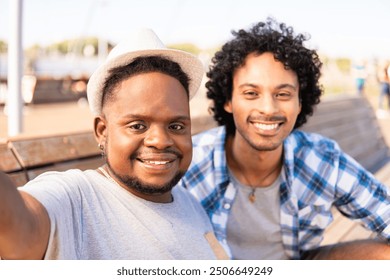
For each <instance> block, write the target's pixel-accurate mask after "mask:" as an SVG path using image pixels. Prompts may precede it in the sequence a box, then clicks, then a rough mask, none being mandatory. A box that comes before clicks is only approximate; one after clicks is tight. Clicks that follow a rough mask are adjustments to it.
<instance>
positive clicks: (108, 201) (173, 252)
mask: <svg viewBox="0 0 390 280" xmlns="http://www.w3.org/2000/svg"><path fill="white" fill-rule="evenodd" d="M20 190H21V191H25V192H28V193H30V194H31V195H32V196H34V197H35V198H36V199H38V200H39V201H40V202H41V203H42V204H43V205H44V207H45V208H46V209H47V211H48V213H49V217H50V222H51V232H50V238H49V244H48V248H47V251H46V255H45V259H127V260H130V259H138V260H146V259H154V260H158V259H215V255H214V253H213V251H212V249H211V247H210V245H209V243H208V241H207V240H206V238H205V234H206V233H208V232H212V226H211V224H210V222H209V219H208V217H207V215H206V214H205V212H204V210H203V208H202V207H201V205H200V204H199V203H198V202H197V201H195V199H194V198H192V196H191V195H189V193H187V191H186V190H185V189H183V188H178V187H175V188H173V190H172V195H173V198H174V200H173V202H172V203H154V202H150V201H147V200H144V199H141V198H139V197H136V196H134V195H132V194H131V193H130V192H128V191H127V190H125V189H123V188H121V187H119V186H118V185H116V184H115V183H113V182H111V181H110V180H108V179H107V178H106V177H104V176H102V175H101V174H99V173H98V172H96V171H95V170H87V171H81V170H76V169H73V170H69V171H66V172H47V173H45V174H43V175H40V176H39V177H37V178H36V179H34V180H32V181H30V182H29V183H28V184H27V185H25V186H24V187H21V188H20Z"/></svg>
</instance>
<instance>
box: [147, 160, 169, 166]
mask: <svg viewBox="0 0 390 280" xmlns="http://www.w3.org/2000/svg"><path fill="white" fill-rule="evenodd" d="M168 162H169V161H157V160H146V161H145V163H148V164H155V165H163V164H167V163H168Z"/></svg>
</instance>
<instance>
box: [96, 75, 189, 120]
mask: <svg viewBox="0 0 390 280" xmlns="http://www.w3.org/2000/svg"><path fill="white" fill-rule="evenodd" d="M113 95H114V98H113V99H112V100H111V101H110V102H108V103H107V106H105V107H104V108H103V110H104V113H105V114H106V115H116V116H120V115H124V114H137V115H155V116H162V115H167V114H168V115H170V116H174V115H188V116H189V98H188V95H187V92H186V90H185V89H184V87H183V86H182V84H181V83H180V82H179V81H178V80H177V79H176V78H173V77H172V76H169V75H167V74H163V73H160V72H150V73H141V74H136V75H133V76H131V77H129V78H128V79H125V80H123V81H122V82H120V83H119V85H118V86H117V87H116V88H115V89H114V92H113Z"/></svg>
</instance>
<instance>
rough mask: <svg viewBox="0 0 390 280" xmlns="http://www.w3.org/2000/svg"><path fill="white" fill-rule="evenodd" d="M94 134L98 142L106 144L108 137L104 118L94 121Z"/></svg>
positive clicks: (97, 118) (100, 117)
mask: <svg viewBox="0 0 390 280" xmlns="http://www.w3.org/2000/svg"><path fill="white" fill-rule="evenodd" d="M94 132H95V139H96V141H97V142H98V143H99V144H101V143H105V141H106V135H107V125H106V120H105V118H103V117H102V116H99V117H96V118H95V119H94Z"/></svg>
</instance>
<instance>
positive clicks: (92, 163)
mask: <svg viewBox="0 0 390 280" xmlns="http://www.w3.org/2000/svg"><path fill="white" fill-rule="evenodd" d="M103 164H104V160H103V159H102V158H101V157H95V158H87V159H80V160H74V161H67V162H63V163H57V164H53V165H49V166H45V167H40V168H34V169H30V170H28V171H27V174H28V178H29V179H30V180H32V179H34V178H35V177H37V176H38V175H40V174H42V173H44V172H48V171H66V170H69V169H80V170H87V169H96V168H98V167H99V166H101V165H103Z"/></svg>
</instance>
